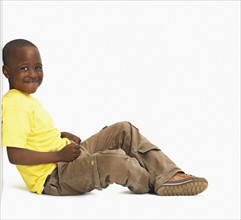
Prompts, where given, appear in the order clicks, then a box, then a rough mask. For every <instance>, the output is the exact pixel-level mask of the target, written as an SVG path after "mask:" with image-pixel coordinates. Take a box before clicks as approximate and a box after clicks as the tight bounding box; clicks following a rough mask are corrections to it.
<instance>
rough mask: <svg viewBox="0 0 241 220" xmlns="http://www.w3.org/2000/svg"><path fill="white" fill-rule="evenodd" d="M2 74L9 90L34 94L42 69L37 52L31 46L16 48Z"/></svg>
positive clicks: (41, 78)
mask: <svg viewBox="0 0 241 220" xmlns="http://www.w3.org/2000/svg"><path fill="white" fill-rule="evenodd" d="M3 73H4V75H5V76H6V77H7V78H8V80H9V86H10V89H17V90H19V91H21V92H24V93H27V94H31V93H34V92H36V90H37V89H38V87H39V86H40V85H41V83H42V80H43V69H42V62H41V57H40V54H39V51H38V49H37V48H35V47H32V46H24V47H20V48H17V49H16V51H15V54H14V56H13V58H11V60H10V62H9V64H8V66H6V65H5V66H3Z"/></svg>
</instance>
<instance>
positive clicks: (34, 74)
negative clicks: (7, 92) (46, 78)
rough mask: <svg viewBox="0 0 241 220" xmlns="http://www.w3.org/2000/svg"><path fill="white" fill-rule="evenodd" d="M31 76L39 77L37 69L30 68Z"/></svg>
mask: <svg viewBox="0 0 241 220" xmlns="http://www.w3.org/2000/svg"><path fill="white" fill-rule="evenodd" d="M29 75H30V76H32V77H33V76H36V75H37V71H36V70H35V69H33V68H30V71H29Z"/></svg>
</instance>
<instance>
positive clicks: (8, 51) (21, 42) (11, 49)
mask: <svg viewBox="0 0 241 220" xmlns="http://www.w3.org/2000/svg"><path fill="white" fill-rule="evenodd" d="M27 46H28V47H29V46H30V47H35V48H37V47H36V46H35V45H34V44H33V43H32V42H30V41H28V40H25V39H15V40H11V41H9V42H8V43H7V44H6V45H5V46H4V47H3V52H2V60H3V65H6V66H7V65H8V60H9V58H10V57H11V56H12V55H13V54H14V53H15V51H16V49H17V48H21V47H27ZM37 49H38V48H37Z"/></svg>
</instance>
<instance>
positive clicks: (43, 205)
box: [1, 155, 240, 220]
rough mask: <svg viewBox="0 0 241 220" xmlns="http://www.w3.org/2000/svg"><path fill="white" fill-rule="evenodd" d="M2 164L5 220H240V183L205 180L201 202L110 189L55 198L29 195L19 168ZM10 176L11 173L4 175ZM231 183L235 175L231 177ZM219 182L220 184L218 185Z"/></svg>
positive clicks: (120, 188)
mask: <svg viewBox="0 0 241 220" xmlns="http://www.w3.org/2000/svg"><path fill="white" fill-rule="evenodd" d="M4 156H5V160H4V188H3V194H2V212H1V219H4V220H5V219H25V220H26V219H240V207H239V204H240V199H239V198H240V196H239V192H240V190H239V189H238V188H237V187H239V185H238V183H237V182H236V183H233V184H232V183H231V182H232V181H230V180H228V179H226V180H225V178H228V175H227V174H226V175H224V176H223V177H224V179H222V181H220V182H219V181H217V180H218V179H220V178H219V177H218V176H219V175H220V174H221V172H219V171H217V173H216V174H215V173H213V175H212V176H207V178H208V180H209V188H208V189H207V190H206V191H205V192H203V193H202V194H200V195H198V196H191V197H159V196H156V195H150V194H146V195H135V194H132V193H130V192H129V191H128V189H126V188H124V187H122V186H118V185H115V184H114V185H111V186H109V187H108V188H107V189H105V190H103V191H97V190H95V191H93V192H91V193H88V194H85V195H81V196H67V197H52V196H47V195H36V194H33V193H30V192H28V191H27V190H26V188H25V185H24V183H23V181H22V179H21V177H20V175H19V174H18V172H17V170H16V169H15V167H14V166H13V165H11V164H9V163H8V161H6V155H4ZM6 171H7V172H6ZM229 177H231V178H232V175H231V176H229ZM220 180H221V179H220Z"/></svg>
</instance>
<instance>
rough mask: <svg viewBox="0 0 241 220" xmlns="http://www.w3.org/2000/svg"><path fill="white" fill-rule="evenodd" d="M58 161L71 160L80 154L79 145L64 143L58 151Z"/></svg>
mask: <svg viewBox="0 0 241 220" xmlns="http://www.w3.org/2000/svg"><path fill="white" fill-rule="evenodd" d="M58 154H59V161H62V162H71V161H73V160H75V159H76V158H77V157H78V156H79V155H80V145H78V144H76V143H71V144H68V145H66V146H65V147H64V148H63V149H62V150H60V151H58Z"/></svg>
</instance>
